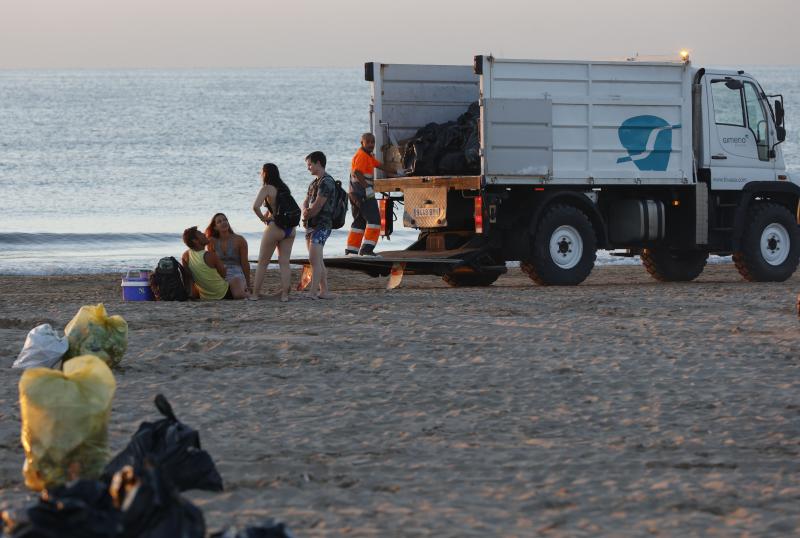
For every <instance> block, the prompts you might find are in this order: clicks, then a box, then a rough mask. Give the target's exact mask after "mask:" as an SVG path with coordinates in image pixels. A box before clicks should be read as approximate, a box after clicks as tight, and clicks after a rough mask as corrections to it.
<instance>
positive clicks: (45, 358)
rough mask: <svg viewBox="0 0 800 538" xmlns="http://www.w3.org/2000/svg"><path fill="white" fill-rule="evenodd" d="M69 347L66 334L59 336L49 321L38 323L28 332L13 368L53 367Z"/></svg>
mask: <svg viewBox="0 0 800 538" xmlns="http://www.w3.org/2000/svg"><path fill="white" fill-rule="evenodd" d="M68 348H69V341H68V340H67V337H66V336H58V334H56V332H55V331H54V330H53V328H52V327H51V326H50V324H49V323H45V324H43V325H37V326H36V327H34V328H33V329H31V331H30V332H29V333H28V337H27V338H26V339H25V345H24V346H22V351H20V353H19V357H17V360H15V361H14V364H12V365H11V367H12V368H25V369H27V368H37V367H43V368H52V367H54V366H55V365H56V364H58V361H60V360H61V357H63V356H64V353H66V352H67V349H68Z"/></svg>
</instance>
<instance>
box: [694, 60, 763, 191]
mask: <svg viewBox="0 0 800 538" xmlns="http://www.w3.org/2000/svg"><path fill="white" fill-rule="evenodd" d="M705 81H706V91H707V92H708V94H707V95H708V97H709V104H710V107H709V108H710V110H709V114H708V116H707V118H706V121H708V123H709V125H708V133H709V150H710V155H711V160H710V165H711V188H712V189H717V190H741V189H742V187H744V185H745V184H747V183H749V182H751V181H769V180H774V179H775V159H774V158H772V159H771V158H770V131H771V129H770V124H769V120H768V114H767V110H766V109H767V107H766V106H765V103H764V95H763V92H762V91H761V89H760V88H759V87H758V86H757V85H756V83H755V82H754V81H753V80H752V79H750V78H747V77H732V76H719V75H713V74H709V75H708V76H706V78H705Z"/></svg>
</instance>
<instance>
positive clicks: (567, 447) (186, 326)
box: [0, 264, 800, 538]
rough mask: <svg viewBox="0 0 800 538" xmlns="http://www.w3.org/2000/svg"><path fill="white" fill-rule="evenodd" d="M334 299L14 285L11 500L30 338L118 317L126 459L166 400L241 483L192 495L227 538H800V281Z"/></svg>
mask: <svg viewBox="0 0 800 538" xmlns="http://www.w3.org/2000/svg"><path fill="white" fill-rule="evenodd" d="M294 278H295V281H296V280H297V278H298V275H297V274H295V275H294ZM330 282H331V288H332V289H333V291H334V292H335V293H337V294H338V298H337V299H336V300H333V301H316V302H315V301H311V300H308V299H301V298H300V297H299V296H298V295H294V296H293V299H297V300H293V301H292V302H290V303H289V304H288V305H284V304H280V303H278V302H275V301H260V302H249V301H245V302H234V301H224V302H216V303H200V302H195V303H123V302H122V301H121V297H120V287H119V284H120V280H119V275H102V276H97V275H93V276H89V275H86V276H74V277H0V352H1V354H0V356H2V361H3V368H2V369H0V372H1V373H0V504H2V505H3V506H9V505H11V506H20V505H24V504H25V503H26V501H27V500H30V499H32V498H33V495H32V494H31V493H30V492H28V491H27V490H26V489H25V487H24V485H23V480H22V474H21V466H22V462H23V451H22V447H21V445H20V442H19V429H20V422H19V420H20V414H19V405H18V398H17V396H18V394H17V382H18V379H19V374H20V372H19V371H17V370H12V369H11V368H10V365H11V363H12V362H13V360H14V359H15V358H16V356H17V354H18V353H19V350H20V348H21V346H22V344H23V342H24V340H25V335H26V333H27V331H28V330H29V329H31V328H32V327H34V326H35V325H37V324H39V323H43V322H48V323H51V324H52V325H53V326H55V327H58V328H59V329H63V327H64V325H66V323H67V322H68V321H69V320H70V319H71V318H72V316H73V315H74V314H75V313H76V312H77V310H78V308H79V307H80V306H81V305H84V304H94V303H98V302H103V303H105V304H106V307H107V309H108V311H109V313H111V314H121V315H122V316H123V317H124V318H125V319H126V320H127V321H128V323H129V326H130V340H129V349H128V353H127V354H126V356H125V358H124V359H123V362H122V364H121V367H120V368H119V369H117V370H116V371H115V375H116V379H117V383H118V388H117V394H116V397H115V401H114V406H113V412H112V418H111V425H110V444H111V447H110V448H111V451H112V453H115V452H116V451H118V450H119V449H121V448H122V447H123V446H124V445H125V444H126V443H127V441H128V439H129V437H130V435H131V434H132V433H133V432H134V431H135V430H136V428H137V426H138V424H139V423H140V422H141V421H142V420H152V419H155V418H158V417H157V412H156V410H155V407H154V406H153V403H152V401H153V397H154V396H155V395H156V394H157V393H163V394H164V395H166V396H167V398H168V399H169V400H170V401H171V403H172V405H173V408H174V409H175V412H176V414H177V415H178V417H179V418H180V419H181V420H182V421H184V422H185V423H187V424H189V425H191V426H193V427H194V428H196V429H197V430H199V431H200V434H201V439H202V442H203V445H204V448H206V449H207V450H208V451H209V452H210V454H211V455H212V456H213V458H214V459H215V461H216V462H217V465H218V468H219V470H220V472H221V474H222V477H223V479H224V481H225V492H223V493H220V494H207V493H195V492H192V493H189V494H188V497H190V498H191V499H192V500H193V501H194V502H196V503H197V504H198V505H199V506H200V507H201V508H202V509H203V511H204V513H205V518H206V523H207V526H208V528H209V530H218V529H221V528H223V527H224V526H226V525H229V524H233V523H236V524H248V523H249V524H255V523H258V522H260V521H262V520H263V519H265V518H266V517H274V518H277V519H279V520H281V521H284V522H286V523H287V524H288V525H289V527H290V529H291V530H292V531H294V532H295V534H296V535H297V536H298V537H305V536H312V537H316V536H436V537H437V538H438V537H443V536H453V537H456V536H534V535H548V536H550V535H551V536H596V535H637V536H641V535H650V534H653V535H664V536H691V535H694V536H711V535H726V536H729V535H741V536H747V535H758V536H764V535H772V536H780V535H784V536H785V535H789V534H792V533H797V532H800V458H799V457H798V456H800V320H798V316H797V312H796V300H797V294H798V292H800V275H795V276H794V277H793V278H792V279H790V280H789V281H787V282H785V283H780V284H756V283H747V282H744V281H743V280H742V279H741V277H740V276H739V274H738V273H737V272H736V270H735V269H734V267H733V266H732V265H729V264H723V265H713V266H709V267H708V268H707V269H706V271H705V272H704V273H703V274H702V275H701V276H700V278H699V279H698V280H697V281H695V282H692V283H686V284H663V283H658V282H656V281H654V280H652V279H651V278H650V277H649V276H648V275H647V273H646V272H645V271H644V269H643V268H642V267H638V266H603V267H597V268H595V270H594V272H593V274H592V275H591V277H590V278H589V279H588V280H587V281H586V282H585V283H584V284H582V285H580V286H577V287H571V288H545V287H538V286H534V285H533V284H532V283H531V282H530V281H529V280H528V279H527V277H525V275H523V274H522V273H521V272H520V271H519V270H518V269H511V270H510V271H509V274H508V275H506V276H503V277H501V278H500V280H498V282H497V283H496V284H495V285H494V286H492V287H490V288H471V289H470V288H461V289H454V288H450V287H448V286H447V285H446V284H444V283H443V282H442V281H441V279H439V278H436V277H414V276H411V277H406V279H405V280H404V281H403V284H402V285H401V287H400V288H398V289H396V290H393V291H391V292H386V291H384V290H383V287H384V285H385V279H383V278H380V279H371V278H369V277H366V276H362V275H360V274H358V273H350V272H342V271H331V275H330ZM266 286H267V288H275V287H276V286H277V272H275V271H270V274H269V275H268V277H267V282H266Z"/></svg>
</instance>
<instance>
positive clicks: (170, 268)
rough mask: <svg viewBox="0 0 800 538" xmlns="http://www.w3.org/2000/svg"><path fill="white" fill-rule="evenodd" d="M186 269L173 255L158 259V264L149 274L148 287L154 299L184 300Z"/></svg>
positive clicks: (186, 296)
mask: <svg viewBox="0 0 800 538" xmlns="http://www.w3.org/2000/svg"><path fill="white" fill-rule="evenodd" d="M187 278H188V276H187V274H186V269H185V268H184V267H183V265H181V263H180V262H179V261H178V260H176V259H175V258H174V257H172V256H169V257H166V258H161V259H160V260H158V265H157V266H156V268H155V269H154V270H153V273H152V274H151V275H150V289H152V290H153V295H155V297H156V301H186V300H187V299H189V295H188V294H187V293H186V281H187Z"/></svg>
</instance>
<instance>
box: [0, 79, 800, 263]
mask: <svg viewBox="0 0 800 538" xmlns="http://www.w3.org/2000/svg"><path fill="white" fill-rule="evenodd" d="M747 70H748V71H749V72H750V73H752V74H753V75H755V76H756V78H758V79H759V81H760V82H761V84H762V86H763V87H764V89H765V91H767V93H782V94H783V95H784V102H785V104H786V109H787V117H786V126H787V130H788V136H787V141H786V143H785V144H784V146H783V150H784V155H785V158H786V162H787V166H788V167H789V168H790V170H792V169H793V170H794V171H795V172H796V173H800V171H799V169H800V147H799V146H798V139H799V135H800V110H798V109H799V108H800V68H798V67H751V68H747ZM369 92H370V88H369V83H367V82H365V81H364V80H363V73H362V71H361V70H360V69H264V70H169V71H160V70H124V71H123V70H103V71H91V70H71V71H0V274H60V273H98V272H116V271H122V270H124V269H126V268H131V267H143V268H151V267H153V266H154V265H155V263H156V262H157V260H158V259H159V258H160V257H162V256H169V255H173V256H176V257H179V256H180V254H181V253H182V252H183V250H185V247H184V246H183V245H182V243H181V238H180V235H181V232H182V230H183V229H184V228H187V227H189V226H198V228H200V229H204V228H205V226H206V225H208V223H209V221H210V220H211V217H212V215H213V214H214V213H216V212H223V213H225V214H226V215H227V216H228V219H229V221H230V223H231V226H232V228H233V229H234V230H235V231H236V232H237V233H240V234H242V235H244V237H245V238H247V240H248V242H249V245H250V258H251V259H255V258H256V257H257V256H258V246H259V242H260V238H261V231H262V230H263V226H262V224H261V222H260V221H259V220H258V218H257V217H256V215H255V214H254V213H253V210H252V204H253V199H254V198H255V195H256V193H257V192H258V189H259V187H260V185H261V179H260V177H259V172H260V169H261V165H262V164H263V163H265V162H273V163H275V164H277V165H278V167H279V168H280V170H281V174H282V176H283V178H284V180H285V181H286V183H287V184H288V185H289V187H290V188H291V189H292V192H293V194H294V196H295V198H296V199H297V200H298V202H300V201H302V199H303V197H304V196H305V192H306V188H307V186H308V184H309V182H310V181H311V179H312V177H311V176H310V175H309V173H308V171H307V170H306V167H305V161H304V157H305V156H306V155H307V154H308V153H310V152H311V151H314V150H321V151H323V152H325V154H326V155H327V157H328V171H329V172H330V173H331V174H332V175H333V176H334V177H335V178H337V179H342V180H343V183H344V184H345V186H346V182H347V177H348V174H349V163H350V158H351V157H352V155H353V153H354V152H355V151H356V149H357V148H358V145H359V135H360V134H361V133H362V132H364V131H367V130H369V101H370V93H369ZM398 216H400V215H398ZM348 226H349V222H348V224H346V225H345V228H343V229H341V230H336V231H334V233H333V235H332V236H331V238H330V239H329V241H328V244H327V245H326V249H325V251H326V254H327V255H339V254H341V253H343V251H344V246H345V241H346V236H347V227H348ZM395 228H396V231H395V233H394V235H392V239H391V241H390V242H387V241H386V240H384V239H382V240H381V244H380V246H379V249H380V248H383V249H392V250H394V249H402V248H404V247H406V246H408V245H409V244H410V243H411V242H412V241H413V240H414V239H415V238H416V236H417V232H416V231H415V230H411V229H405V228H403V227H402V223H401V221H398V222H396V225H395ZM294 255H295V256H297V257H302V256H305V255H306V250H305V245H304V242H303V240H302V234H299V236H298V240H297V241H296V243H295V248H294ZM617 260H620V259H619V258H614V257H612V256H610V255H609V254H608V253H606V252H600V253H599V254H598V263H614V262H617ZM620 262H621V263H625V260H620ZM627 262H628V263H631V260H627ZM632 262H633V263H636V260H633V261H632Z"/></svg>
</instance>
